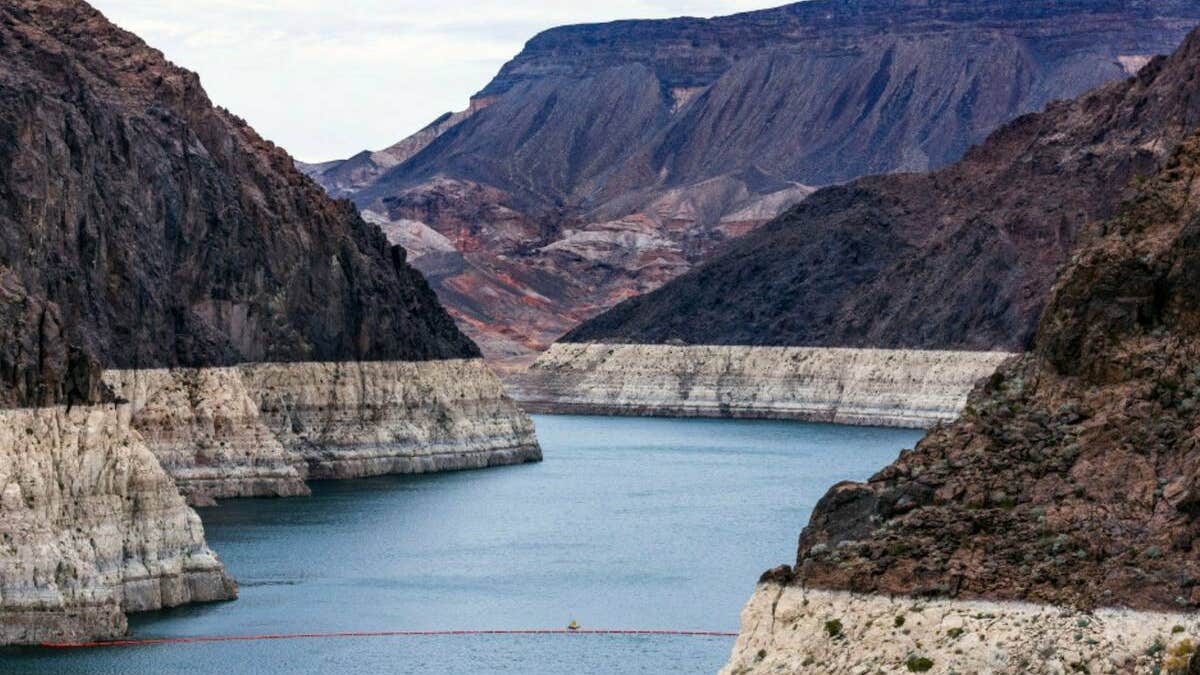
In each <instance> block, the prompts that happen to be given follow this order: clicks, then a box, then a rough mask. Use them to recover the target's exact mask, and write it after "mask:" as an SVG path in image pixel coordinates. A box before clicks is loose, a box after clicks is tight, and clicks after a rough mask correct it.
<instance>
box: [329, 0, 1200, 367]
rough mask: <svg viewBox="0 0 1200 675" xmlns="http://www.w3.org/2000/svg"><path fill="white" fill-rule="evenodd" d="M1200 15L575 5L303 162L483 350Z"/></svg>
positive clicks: (502, 346)
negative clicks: (403, 127) (504, 59)
mask: <svg viewBox="0 0 1200 675" xmlns="http://www.w3.org/2000/svg"><path fill="white" fill-rule="evenodd" d="M1197 21H1200V7H1197V6H1196V5H1195V4H1194V3H1189V2H1156V3H1143V2H1129V1H1116V0H1110V1H1104V2H1082V1H1061V2H1017V3H1007V2H1006V3H995V2H983V1H982V0H954V1H952V2H944V3H934V4H931V3H927V2H917V1H895V0H886V1H884V0H866V1H861V2H847V1H845V0H814V1H813V2H804V3H797V4H793V5H788V6H785V7H781V8H777V9H772V10H765V11H760V12H750V13H746V14H738V15H734V16H729V17H721V18H716V19H674V20H665V21H624V22H616V23H613V24H604V25H587V26H569V27H564V28H559V29H554V30H551V31H547V32H546V33H543V34H541V35H539V36H537V37H535V38H534V39H532V40H530V42H529V43H528V45H527V46H526V48H525V49H524V50H523V51H522V52H521V54H519V55H518V56H517V57H516V58H514V59H513V60H512V61H511V62H510V63H508V64H507V65H505V66H504V68H503V69H502V70H501V72H500V74H499V75H498V76H497V77H496V79H495V80H494V81H493V82H492V83H490V84H489V85H488V86H487V87H485V88H484V89H483V90H482V91H481V92H479V94H477V95H476V96H475V97H474V98H473V100H472V105H471V108H470V109H469V110H467V111H464V112H463V113H460V114H458V115H455V116H451V117H444V118H442V119H440V120H438V121H437V122H435V123H434V124H433V125H431V126H430V128H428V129H426V130H424V131H422V132H421V133H420V134H418V135H417V136H414V137H412V138H410V139H406V140H405V141H404V142H403V143H401V144H398V145H397V146H394V147H393V148H389V149H387V150H384V151H381V152H377V153H364V154H360V155H359V156H356V157H355V158H352V159H350V160H346V161H345V162H341V163H332V164H326V165H321V166H316V167H310V168H309V170H310V171H312V172H313V175H314V176H315V177H316V178H317V179H318V180H319V181H321V182H322V183H323V184H325V185H326V186H327V187H328V188H329V189H330V191H331V192H333V193H334V194H337V195H346V196H350V197H352V198H353V199H354V201H355V202H356V203H357V204H358V205H359V206H360V207H362V208H364V209H367V210H369V211H371V212H372V213H373V214H374V215H373V216H371V217H372V218H375V219H378V220H379V222H381V223H382V224H384V225H385V229H389V231H391V232H392V233H393V234H394V237H395V238H394V240H396V241H405V242H406V243H407V244H408V245H409V246H410V247H411V248H410V251H411V253H412V254H413V260H414V264H415V265H416V266H417V267H418V268H420V269H421V270H422V271H424V272H425V273H426V274H427V276H428V277H429V278H430V279H431V282H432V284H433V286H434V288H435V290H436V291H437V292H438V294H439V297H441V298H442V300H443V301H444V302H445V303H446V304H447V306H448V307H449V309H450V311H451V313H452V314H454V316H455V317H456V318H457V319H458V320H459V323H460V325H461V326H463V328H464V330H466V331H467V332H468V333H469V334H470V335H472V336H473V337H475V338H476V339H477V340H478V341H479V342H480V344H481V346H482V348H483V350H484V351H485V353H487V354H488V355H489V356H493V357H502V356H506V355H519V354H521V353H524V352H528V351H529V350H537V349H541V348H543V347H544V346H545V345H546V344H548V343H549V342H550V341H552V340H553V339H554V338H556V337H558V335H559V334H561V333H562V332H565V331H566V330H567V329H569V328H570V327H571V326H573V325H574V324H576V323H578V322H579V321H581V320H583V319H586V318H588V317H590V316H592V315H594V314H596V313H599V312H600V311H602V310H603V309H605V308H607V307H609V306H611V305H613V304H615V303H617V302H619V301H621V300H624V299H626V298H628V297H631V296H635V295H638V294H641V293H644V292H646V291H649V290H652V289H653V288H655V287H657V286H658V285H660V284H662V283H664V282H665V281H667V280H669V279H672V278H674V277H676V276H678V275H680V274H682V273H684V272H686V271H687V270H688V269H689V268H690V267H691V266H692V265H694V264H696V263H697V262H699V261H701V260H703V259H705V258H706V257H708V256H709V255H710V254H711V253H712V252H713V251H714V250H715V249H716V248H718V247H719V245H720V244H721V243H722V242H723V241H725V240H727V239H729V238H730V237H734V236H738V235H741V234H743V233H745V232H747V231H749V230H751V229H753V228H755V227H757V226H758V225H760V224H762V223H764V222H766V221H768V220H770V219H771V218H772V217H774V216H775V215H777V214H778V213H780V212H781V211H782V210H784V209H785V208H787V207H788V206H790V205H792V204H794V203H795V202H796V201H799V200H800V199H801V198H803V197H804V196H805V195H807V194H808V193H809V192H810V191H811V187H809V186H819V185H827V184H831V183H838V182H842V181H846V180H850V179H853V178H856V177H858V176H861V175H864V174H872V173H886V172H893V171H925V170H929V169H934V168H938V167H941V166H943V165H945V164H947V163H948V162H951V161H954V160H956V159H958V158H959V157H960V156H961V155H962V153H963V152H964V151H965V150H966V148H967V147H969V146H970V145H971V144H972V143H976V142H979V141H981V140H982V139H983V138H984V137H985V136H986V135H987V134H988V133H989V132H990V131H992V130H993V129H995V128H996V127H997V126H999V125H1000V124H1002V123H1004V122H1006V121H1008V120H1010V119H1012V118H1014V117H1016V116H1017V115H1019V114H1021V113H1025V112H1031V111H1034V110H1038V109H1040V108H1042V107H1043V106H1044V105H1045V104H1046V103H1047V102H1048V101H1051V100H1053V99H1057V98H1067V97H1072V96H1075V95H1078V94H1079V93H1081V92H1083V91H1085V90H1087V89H1090V88H1092V87H1095V86H1097V85H1099V84H1101V83H1103V82H1106V81H1109V80H1113V79H1119V78H1123V77H1127V76H1128V75H1130V74H1132V73H1133V72H1136V70H1137V69H1138V68H1139V67H1140V66H1141V65H1143V64H1144V63H1146V62H1147V61H1148V60H1149V58H1150V56H1151V55H1153V54H1158V53H1166V52H1169V51H1170V50H1172V49H1174V47H1175V46H1177V44H1178V42H1179V40H1181V39H1182V37H1183V35H1184V34H1185V33H1186V31H1187V30H1188V29H1189V28H1191V27H1192V26H1193V25H1194V24H1195V23H1196V22H1197ZM389 224H390V226H389Z"/></svg>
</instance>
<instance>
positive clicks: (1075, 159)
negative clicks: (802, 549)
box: [565, 35, 1200, 351]
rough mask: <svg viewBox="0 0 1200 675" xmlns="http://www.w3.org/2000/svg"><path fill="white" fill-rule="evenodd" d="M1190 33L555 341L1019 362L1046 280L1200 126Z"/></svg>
mask: <svg viewBox="0 0 1200 675" xmlns="http://www.w3.org/2000/svg"><path fill="white" fill-rule="evenodd" d="M1198 64H1200V38H1197V37H1196V36H1195V35H1193V36H1191V37H1190V38H1189V39H1188V40H1187V41H1186V43H1185V44H1184V46H1183V47H1181V48H1180V49H1179V50H1178V51H1177V52H1176V53H1175V54H1174V55H1173V56H1171V57H1170V58H1168V59H1165V60H1164V59H1159V60H1155V61H1153V62H1151V63H1150V64H1149V65H1147V66H1146V67H1145V68H1144V69H1143V70H1142V71H1140V72H1139V74H1138V75H1137V76H1136V77H1134V78H1131V79H1127V80H1125V81H1123V82H1119V83H1113V84H1110V85H1107V86H1104V87H1101V88H1100V89H1097V90H1095V91H1093V92H1091V93H1089V94H1087V95H1085V96H1083V97H1081V98H1079V99H1077V100H1075V101H1071V102H1067V103H1056V104H1053V105H1051V106H1050V107H1049V108H1048V109H1047V110H1046V111H1045V112H1043V113H1040V114H1036V115H1029V116H1026V117H1023V118H1020V119H1018V120H1016V121H1014V122H1013V123H1011V124H1009V125H1007V126H1006V127H1004V128H1003V129H1001V130H1000V131H998V132H996V133H995V134H993V135H992V136H991V137H990V138H989V139H988V140H987V142H985V143H984V144H983V145H981V146H979V147H977V148H974V149H972V150H971V151H970V152H968V153H967V155H966V157H965V158H964V159H963V160H962V161H960V162H958V163H956V164H954V165H952V166H950V167H948V168H946V169H943V170H941V171H938V172H935V173H932V174H923V175H893V176H885V177H874V178H866V179H862V180H858V181H855V182H852V183H850V184H848V185H845V186H839V187H834V188H829V189H825V190H821V191H820V192H818V193H816V194H814V195H813V196H812V197H810V198H809V199H808V200H806V201H805V202H804V203H802V204H800V205H799V206H797V207H796V208H794V209H793V210H792V211H790V212H788V213H787V214H785V215H783V216H781V217H780V218H778V219H776V220H775V221H773V222H772V223H770V224H768V225H766V226H764V227H762V228H760V229H758V230H756V231H755V232H753V233H751V234H749V235H747V236H746V237H744V238H742V239H739V240H738V241H736V242H732V243H731V244H730V245H729V246H728V247H727V248H726V249H724V250H723V251H722V253H721V254H720V255H719V256H717V257H716V258H714V259H713V260H711V261H709V262H708V263H707V264H705V265H704V266H702V267H700V268H698V269H696V270H693V271H692V272H690V273H689V274H687V275H685V276H683V277H681V278H679V279H677V280H675V281H673V282H672V283H670V284H668V285H666V286H665V287H664V288H661V289H659V290H658V291H655V292H653V293H650V294H648V295H646V296H644V297H640V298H636V299H633V300H631V301H628V302H625V303H623V304H621V305H619V306H617V307H616V308H614V309H613V310H611V311H609V312H607V313H606V314H604V315H602V316H600V317H597V318H596V319H594V320H592V321H590V322H588V323H586V324H584V325H582V326H580V327H579V328H578V329H576V330H574V331H572V332H571V333H570V334H568V335H567V336H566V338H565V339H566V340H567V341H607V342H620V343H664V342H668V341H672V340H679V341H683V342H685V343H697V344H752V345H827V346H839V347H847V346H859V347H888V348H927V349H929V348H932V349H1004V350H1009V351H1021V350H1024V349H1025V348H1026V347H1027V345H1028V344H1029V340H1030V338H1031V337H1032V335H1033V333H1034V330H1035V328H1036V325H1037V319H1038V316H1039V314H1040V312H1041V309H1042V307H1043V306H1044V303H1045V299H1046V298H1047V297H1048V293H1049V289H1050V287H1051V284H1052V283H1053V280H1054V275H1055V273H1056V271H1057V270H1058V269H1059V267H1060V266H1061V265H1062V264H1063V263H1065V262H1066V261H1067V258H1068V256H1069V254H1070V252H1071V251H1072V249H1073V248H1074V246H1075V245H1076V244H1077V240H1078V237H1077V234H1078V233H1079V232H1080V230H1081V229H1085V228H1086V227H1087V226H1088V224H1092V223H1096V222H1100V221H1103V220H1105V219H1107V218H1108V217H1110V216H1112V215H1113V213H1114V211H1115V209H1116V208H1117V206H1118V205H1119V204H1120V202H1121V199H1122V198H1123V197H1124V196H1127V195H1128V187H1129V186H1130V183H1131V182H1132V181H1134V180H1135V179H1136V178H1137V177H1139V176H1146V175H1150V174H1152V173H1153V172H1154V171H1155V169H1156V168H1157V167H1158V166H1160V165H1161V163H1162V161H1163V160H1164V159H1165V158H1166V157H1167V156H1168V155H1169V153H1170V151H1171V149H1172V148H1173V147H1174V146H1175V145H1176V144H1177V143H1178V142H1179V141H1180V140H1181V139H1182V138H1183V137H1184V136H1185V135H1186V134H1187V133H1189V132H1190V131H1191V130H1192V129H1194V128H1195V127H1196V125H1197V123H1200V87H1198V85H1197V83H1198V82H1200V79H1198V78H1197V68H1198Z"/></svg>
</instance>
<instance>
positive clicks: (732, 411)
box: [508, 343, 1012, 428]
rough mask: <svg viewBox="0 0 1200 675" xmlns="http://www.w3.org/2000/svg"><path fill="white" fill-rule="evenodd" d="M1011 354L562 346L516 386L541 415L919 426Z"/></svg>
mask: <svg viewBox="0 0 1200 675" xmlns="http://www.w3.org/2000/svg"><path fill="white" fill-rule="evenodd" d="M1010 356H1012V355H1011V354H1007V353H1003V352H950V351H914V350H881V349H826V348H808V347H720V346H675V345H617V344H578V343H560V344H556V345H554V346H553V347H551V348H550V349H549V350H548V351H547V352H546V353H544V354H543V355H542V356H541V357H540V358H538V360H537V361H536V362H535V363H534V365H533V366H532V367H531V368H530V369H529V370H528V371H526V372H525V373H521V374H518V375H514V376H512V377H510V378H509V380H508V386H509V391H510V393H511V394H512V395H513V397H514V398H516V399H517V401H518V402H519V403H520V404H521V405H522V406H523V407H524V408H525V409H526V410H530V411H534V412H549V413H581V414H605V415H662V416H671V417H745V418H765V419H794V420H806V421H812V422H833V423H837V424H861V425H877V426H896V427H915V428H923V427H928V426H932V425H933V424H936V423H937V422H940V421H946V420H951V419H954V417H955V416H957V415H958V413H959V411H960V410H962V406H963V404H964V403H966V399H967V394H968V393H969V392H970V391H971V388H972V386H974V384H975V382H976V381H977V380H979V379H980V378H983V377H987V376H988V375H990V374H991V373H992V372H993V371H994V370H995V369H996V367H997V366H998V365H1000V364H1001V363H1002V362H1004V361H1005V359H1007V358H1009V357H1010Z"/></svg>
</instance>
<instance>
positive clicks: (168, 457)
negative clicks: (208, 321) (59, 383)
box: [104, 359, 542, 504]
mask: <svg viewBox="0 0 1200 675" xmlns="http://www.w3.org/2000/svg"><path fill="white" fill-rule="evenodd" d="M104 381H105V382H106V383H107V384H109V386H110V387H111V388H112V390H113V392H114V393H115V394H116V395H117V396H118V397H121V398H123V399H125V400H127V401H129V403H130V405H131V412H132V418H133V424H134V426H135V427H136V428H137V430H138V431H139V432H140V433H141V435H142V437H143V438H144V439H145V442H146V444H147V446H148V447H149V448H150V449H151V450H152V451H153V452H154V453H155V455H157V456H158V458H159V461H160V462H161V463H162V465H163V467H164V468H165V469H166V470H167V472H168V473H170V474H171V476H172V477H173V478H174V479H175V480H176V482H177V483H178V484H179V488H180V490H181V491H182V492H183V494H184V495H185V496H186V497H187V498H188V500H189V501H191V502H192V503H194V504H208V503H211V502H212V500H214V499H221V498H227V497H286V496H293V495H304V494H308V492H309V490H308V487H307V485H306V484H305V482H304V481H305V479H306V478H309V479H331V478H359V477H363V476H376V475H381V474H394V473H427V472H434V471H452V470H460V469H474V468H483V467H489V466H499V465H505V464H518V463H523V462H530V461H538V460H540V459H541V457H542V455H541V450H540V448H539V447H538V444H537V439H536V438H535V437H534V431H533V423H532V421H531V420H530V419H529V417H528V416H527V415H526V414H525V413H524V412H522V411H521V410H519V409H518V408H517V406H516V405H515V404H514V403H513V402H512V400H511V399H509V398H508V397H507V396H505V394H504V391H503V389H502V388H501V386H500V381H499V380H498V379H497V378H496V377H495V375H493V374H492V373H491V371H490V370H489V369H488V367H487V365H486V364H484V363H483V361H482V360H481V359H459V360H444V361H412V362H395V361H391V362H387V361H385V362H344V363H261V364H243V365H240V366H234V367H228V368H180V369H156V370H110V371H106V372H105V373H104Z"/></svg>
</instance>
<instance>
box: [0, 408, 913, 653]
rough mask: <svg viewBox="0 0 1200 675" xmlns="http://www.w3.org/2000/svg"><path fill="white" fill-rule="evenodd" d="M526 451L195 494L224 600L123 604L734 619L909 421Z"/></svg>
mask: <svg viewBox="0 0 1200 675" xmlns="http://www.w3.org/2000/svg"><path fill="white" fill-rule="evenodd" d="M536 423H537V427H538V436H539V438H540V440H541V442H542V447H543V450H544V452H545V461H544V462H542V463H541V464H535V465H526V466H519V467H509V468H501V469H489V470H486V471H475V472H466V473H456V474H443V475H434V476H397V477H384V478H375V479H366V480H357V481H344V482H328V483H318V484H316V485H314V489H313V496H312V498H311V499H288V500H245V501H230V502H227V503H225V504H224V505H222V506H219V507H216V508H211V509H204V510H202V511H201V516H202V517H203V519H204V524H205V528H206V531H207V534H208V541H209V544H210V545H211V546H212V547H213V548H214V549H215V550H216V551H217V552H218V553H219V554H220V555H221V557H222V559H223V560H224V561H225V563H226V565H227V567H228V568H229V570H230V572H232V573H233V575H234V576H235V577H236V578H237V579H238V580H239V582H240V583H241V596H240V598H239V599H238V600H237V601H236V602H229V603H222V604H217V605H208V606H201V607H189V608H185V609H178V610H173V611H168V612H160V613H154V614H149V615H143V616H139V617H135V618H134V619H133V621H132V622H131V623H132V626H131V627H132V630H133V633H134V635H135V636H137V637H161V636H202V635H229V634H258V633H293V632H327V631H386V630H424V629H434V630H441V629H491V628H504V629H507V628H562V627H564V626H565V625H566V624H567V622H568V621H570V620H571V619H575V620H577V621H579V623H580V624H582V625H583V626H584V627H585V628H639V629H698V630H716V631H736V630H737V627H738V612H739V611H740V609H741V606H742V604H743V603H744V602H745V601H746V599H747V598H748V597H749V596H750V593H751V591H752V590H753V587H754V582H755V581H756V580H757V579H758V576H759V574H760V573H762V572H763V571H764V570H766V569H768V568H770V567H773V566H775V565H777V564H780V563H785V562H789V561H791V560H792V559H793V558H794V556H795V545H796V536H797V534H798V533H799V531H800V529H801V527H802V526H803V525H804V523H805V521H806V520H807V518H808V515H809V512H810V511H811V509H812V507H813V505H814V504H815V502H816V500H817V499H819V498H820V496H821V495H822V494H824V492H825V490H826V489H827V488H828V487H829V486H830V485H832V484H833V483H835V482H837V481H839V480H844V479H862V478H865V477H867V476H869V475H870V474H871V473H873V472H874V471H875V470H877V469H878V468H879V467H882V466H883V465H884V464H886V463H888V462H890V461H891V460H893V459H894V458H895V457H896V454H897V453H898V452H899V450H900V449H901V448H904V447H911V446H912V444H913V443H915V442H916V440H917V439H918V437H919V435H920V434H918V433H917V432H912V431H903V430H893V429H869V428H854V427H839V426H832V425H815V424H798V423H778V422H755V421H731V420H669V419H638V418H608V417H567V416H563V417H556V416H541V417H537V418H536ZM732 645H733V639H732V638H724V637H717V638H707V637H704V638H698V637H610V636H589V635H550V636H516V637H514V636H490V637H484V636H457V637H388V638H348V639H334V640H287V641H266V642H229V643H217V644H188V645H178V644H176V645H161V646H149V647H123V648H104V649H93V650H86V651H68V652H46V651H42V650H9V651H0V672H6V673H7V672H16V673H26V672H39V673H41V672H45V673H51V672H53V673H95V674H108V673H112V674H117V673H121V674H125V673H137V672H154V673H241V672H253V673H346V672H358V673H375V672H388V673H567V672H570V673H584V674H587V673H596V674H600V673H603V674H606V675H607V674H612V673H712V672H715V671H716V670H718V669H719V668H720V667H721V666H722V665H723V664H724V662H725V660H726V659H727V658H728V655H729V652H730V649H731V647H732Z"/></svg>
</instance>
